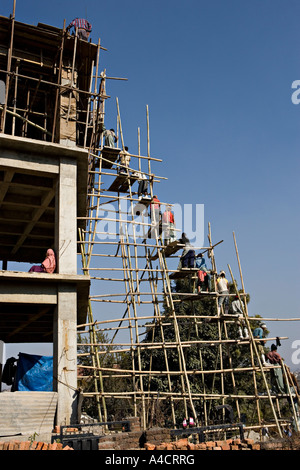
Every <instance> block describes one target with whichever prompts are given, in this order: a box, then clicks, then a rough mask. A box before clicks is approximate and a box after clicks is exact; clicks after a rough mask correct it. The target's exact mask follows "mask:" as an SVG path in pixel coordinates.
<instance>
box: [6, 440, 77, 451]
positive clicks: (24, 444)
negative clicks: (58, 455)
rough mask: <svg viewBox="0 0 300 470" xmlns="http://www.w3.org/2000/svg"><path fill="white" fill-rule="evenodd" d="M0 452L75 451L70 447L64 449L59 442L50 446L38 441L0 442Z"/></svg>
mask: <svg viewBox="0 0 300 470" xmlns="http://www.w3.org/2000/svg"><path fill="white" fill-rule="evenodd" d="M0 450H74V449H72V448H71V447H69V446H65V447H63V445H62V444H60V443H59V442H54V443H53V444H48V443H47V442H38V441H33V442H31V441H9V442H2V441H0Z"/></svg>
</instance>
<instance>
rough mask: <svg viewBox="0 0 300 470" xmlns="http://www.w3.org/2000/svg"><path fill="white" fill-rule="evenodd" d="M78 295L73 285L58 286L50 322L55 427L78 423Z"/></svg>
mask: <svg viewBox="0 0 300 470" xmlns="http://www.w3.org/2000/svg"><path fill="white" fill-rule="evenodd" d="M76 302H77V294H76V287H75V286H74V285H73V284H62V285H61V286H59V287H58V296H57V307H56V312H55V318H54V323H53V336H54V337H53V371H54V372H53V375H54V381H53V382H54V391H57V392H58V403H57V416H56V424H57V425H60V426H62V425H65V424H76V423H77V393H76V388H77V323H76V320H77V313H76Z"/></svg>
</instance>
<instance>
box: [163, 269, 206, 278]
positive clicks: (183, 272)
mask: <svg viewBox="0 0 300 470" xmlns="http://www.w3.org/2000/svg"><path fill="white" fill-rule="evenodd" d="M198 271H199V269H198V268H181V269H180V270H178V271H176V272H174V273H172V274H170V275H169V278H170V279H184V278H185V277H189V276H190V275H191V274H196V273H197V272H198Z"/></svg>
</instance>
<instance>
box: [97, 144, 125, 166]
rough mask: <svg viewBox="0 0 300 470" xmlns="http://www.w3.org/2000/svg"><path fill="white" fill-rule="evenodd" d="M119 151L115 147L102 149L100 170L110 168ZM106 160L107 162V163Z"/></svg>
mask: <svg viewBox="0 0 300 470" xmlns="http://www.w3.org/2000/svg"><path fill="white" fill-rule="evenodd" d="M120 152H121V149H119V148H115V147H106V146H105V147H103V149H102V150H101V155H102V159H103V160H102V168H111V167H112V166H113V164H114V163H115V161H116V160H117V158H118V156H119V153H120ZM107 160H108V161H107Z"/></svg>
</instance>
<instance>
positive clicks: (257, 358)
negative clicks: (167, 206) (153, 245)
mask: <svg viewBox="0 0 300 470" xmlns="http://www.w3.org/2000/svg"><path fill="white" fill-rule="evenodd" d="M228 269H229V271H230V274H231V278H232V283H233V285H234V288H235V291H236V294H237V296H238V297H239V301H240V302H241V297H240V294H239V291H238V289H237V286H236V282H235V279H234V277H233V274H232V271H231V268H230V266H229V265H228ZM247 313H248V312H247V304H245V310H244V309H243V314H244V320H245V322H246V324H247V328H248V332H249V336H250V338H251V340H252V343H253V348H254V352H255V355H256V360H257V361H258V363H259V368H260V371H261V374H262V377H263V381H264V384H265V388H266V391H267V394H268V397H269V402H270V405H271V409H272V412H273V416H274V419H275V422H276V424H277V429H278V433H279V436H280V437H282V432H281V428H280V425H279V421H278V418H277V414H276V411H275V408H274V405H273V402H272V399H271V394H270V390H269V387H268V383H267V380H266V377H265V373H264V369H263V366H262V363H261V359H260V355H259V353H258V350H257V347H256V344H255V341H253V339H254V338H253V334H252V331H251V327H250V324H249V321H248V318H247Z"/></svg>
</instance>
